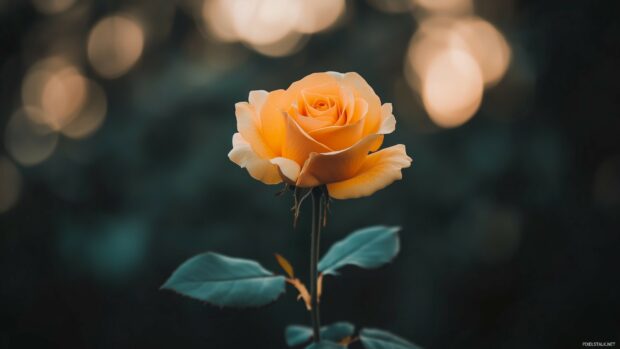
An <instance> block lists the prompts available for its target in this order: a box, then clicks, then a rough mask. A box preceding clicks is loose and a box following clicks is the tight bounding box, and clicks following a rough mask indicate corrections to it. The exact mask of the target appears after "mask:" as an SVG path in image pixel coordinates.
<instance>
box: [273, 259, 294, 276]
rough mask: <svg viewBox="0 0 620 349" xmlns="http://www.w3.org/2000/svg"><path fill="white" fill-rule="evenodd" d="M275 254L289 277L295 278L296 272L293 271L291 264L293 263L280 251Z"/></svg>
mask: <svg viewBox="0 0 620 349" xmlns="http://www.w3.org/2000/svg"><path fill="white" fill-rule="evenodd" d="M275 256H276V260H277V261H278V264H280V267H282V269H284V271H285V272H286V275H288V277H290V278H294V277H295V273H294V272H293V266H292V265H291V263H289V261H288V260H287V259H286V258H284V257H282V256H281V255H280V254H278V253H276V254H275Z"/></svg>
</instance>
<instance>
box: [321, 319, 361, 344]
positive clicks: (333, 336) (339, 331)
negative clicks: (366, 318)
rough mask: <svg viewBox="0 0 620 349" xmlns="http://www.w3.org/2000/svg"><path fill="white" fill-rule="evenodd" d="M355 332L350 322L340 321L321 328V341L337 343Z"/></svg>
mask: <svg viewBox="0 0 620 349" xmlns="http://www.w3.org/2000/svg"><path fill="white" fill-rule="evenodd" d="M353 332H355V326H354V325H353V324H352V323H350V322H345V321H340V322H334V323H333V324H331V325H327V326H323V327H321V339H327V340H330V341H334V342H339V341H341V340H342V339H344V338H346V337H349V336H351V335H352V334H353Z"/></svg>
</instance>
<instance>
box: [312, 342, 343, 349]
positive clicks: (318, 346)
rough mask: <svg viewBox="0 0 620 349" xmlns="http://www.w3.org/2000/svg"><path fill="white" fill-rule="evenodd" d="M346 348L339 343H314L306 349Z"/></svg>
mask: <svg viewBox="0 0 620 349" xmlns="http://www.w3.org/2000/svg"><path fill="white" fill-rule="evenodd" d="M343 348H344V347H343V346H342V345H340V344H338V343H334V342H330V341H323V340H322V341H320V342H318V343H312V344H310V345H309V346H307V347H306V349H343Z"/></svg>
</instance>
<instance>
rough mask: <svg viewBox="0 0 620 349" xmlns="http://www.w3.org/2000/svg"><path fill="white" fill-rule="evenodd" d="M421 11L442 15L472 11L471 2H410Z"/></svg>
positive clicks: (428, 0)
mask: <svg viewBox="0 0 620 349" xmlns="http://www.w3.org/2000/svg"><path fill="white" fill-rule="evenodd" d="M412 1H413V2H414V4H415V5H417V6H420V7H422V8H423V9H425V10H427V11H429V12H434V13H444V14H464V13H471V12H472V11H473V9H474V3H473V0H412Z"/></svg>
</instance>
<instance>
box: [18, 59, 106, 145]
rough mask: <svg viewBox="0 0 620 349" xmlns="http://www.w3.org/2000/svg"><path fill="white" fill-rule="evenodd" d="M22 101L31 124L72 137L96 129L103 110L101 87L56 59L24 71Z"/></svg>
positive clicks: (75, 68)
mask: <svg viewBox="0 0 620 349" xmlns="http://www.w3.org/2000/svg"><path fill="white" fill-rule="evenodd" d="M22 101H23V105H24V106H25V107H26V108H25V109H24V110H25V111H26V112H27V114H28V117H29V118H30V120H31V121H33V122H35V123H37V124H40V125H44V126H45V127H47V128H49V129H51V130H53V131H62V133H64V134H65V135H67V136H70V137H73V138H81V137H85V136H87V135H89V134H91V133H92V132H93V131H94V130H96V129H97V128H98V127H99V125H100V124H101V123H102V122H103V118H104V116H105V113H106V109H107V105H106V104H107V102H106V98H105V94H104V93H103V91H102V90H101V88H99V87H98V86H97V85H96V84H95V83H94V82H92V81H89V80H88V79H87V78H86V77H84V76H83V75H82V74H81V73H80V71H79V70H78V69H77V67H75V66H73V65H71V64H70V63H69V62H67V61H66V60H63V59H62V58H60V57H51V58H48V59H45V60H42V61H41V62H38V63H36V64H35V65H34V66H33V67H32V68H30V69H29V70H28V73H27V74H26V76H25V78H24V82H23V84H22Z"/></svg>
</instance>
